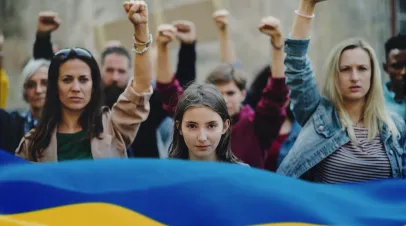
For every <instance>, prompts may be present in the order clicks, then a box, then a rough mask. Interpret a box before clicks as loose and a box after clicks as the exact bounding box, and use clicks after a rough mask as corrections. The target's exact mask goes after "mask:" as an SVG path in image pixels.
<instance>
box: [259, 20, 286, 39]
mask: <svg viewBox="0 0 406 226" xmlns="http://www.w3.org/2000/svg"><path fill="white" fill-rule="evenodd" d="M280 27H281V22H280V21H279V20H278V19H276V18H275V17H272V16H269V17H265V18H264V19H262V21H261V24H260V25H259V27H258V29H259V31H260V32H262V33H264V34H266V35H269V36H270V37H271V38H272V39H273V40H274V39H279V38H281V37H282V33H281V31H280Z"/></svg>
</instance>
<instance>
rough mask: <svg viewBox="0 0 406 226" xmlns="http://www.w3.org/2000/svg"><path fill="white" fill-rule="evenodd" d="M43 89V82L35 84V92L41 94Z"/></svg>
mask: <svg viewBox="0 0 406 226" xmlns="http://www.w3.org/2000/svg"><path fill="white" fill-rule="evenodd" d="M43 90H44V88H43V87H42V85H41V84H38V85H36V86H35V92H36V93H38V94H40V93H42V92H43Z"/></svg>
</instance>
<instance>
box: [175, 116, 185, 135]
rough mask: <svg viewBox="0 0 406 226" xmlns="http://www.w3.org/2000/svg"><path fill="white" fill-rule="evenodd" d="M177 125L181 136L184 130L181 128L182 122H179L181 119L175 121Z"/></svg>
mask: <svg viewBox="0 0 406 226" xmlns="http://www.w3.org/2000/svg"><path fill="white" fill-rule="evenodd" d="M175 126H176V129H177V130H179V134H180V135H181V136H183V134H182V130H181V128H180V122H179V120H176V121H175Z"/></svg>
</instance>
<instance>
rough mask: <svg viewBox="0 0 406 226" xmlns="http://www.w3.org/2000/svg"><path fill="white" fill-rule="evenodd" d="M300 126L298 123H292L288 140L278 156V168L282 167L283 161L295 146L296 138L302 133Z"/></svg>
mask: <svg viewBox="0 0 406 226" xmlns="http://www.w3.org/2000/svg"><path fill="white" fill-rule="evenodd" d="M300 129H301V127H300V125H299V123H298V122H297V121H294V122H293V123H292V128H291V130H290V133H289V136H288V138H286V140H285V141H284V142H283V144H282V145H281V147H280V149H279V155H278V165H277V166H278V167H279V166H280V165H281V163H282V161H283V159H284V158H285V157H286V156H287V155H288V153H289V151H290V149H292V147H293V144H295V141H296V138H297V137H298V136H299V133H300Z"/></svg>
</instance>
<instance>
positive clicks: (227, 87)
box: [216, 81, 240, 93]
mask: <svg viewBox="0 0 406 226" xmlns="http://www.w3.org/2000/svg"><path fill="white" fill-rule="evenodd" d="M216 88H217V89H218V90H220V92H221V93H224V92H229V91H239V90H240V89H239V88H238V86H237V85H236V84H235V82H234V81H230V82H228V83H224V84H216Z"/></svg>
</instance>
